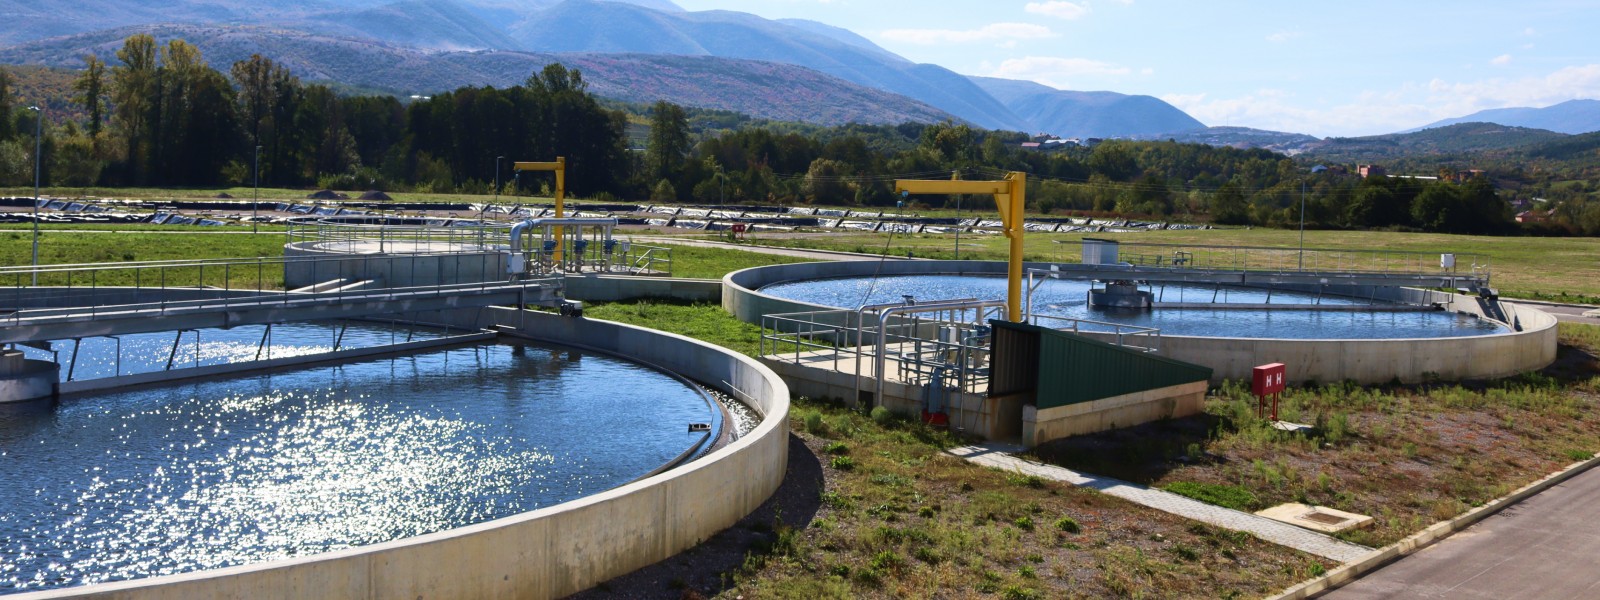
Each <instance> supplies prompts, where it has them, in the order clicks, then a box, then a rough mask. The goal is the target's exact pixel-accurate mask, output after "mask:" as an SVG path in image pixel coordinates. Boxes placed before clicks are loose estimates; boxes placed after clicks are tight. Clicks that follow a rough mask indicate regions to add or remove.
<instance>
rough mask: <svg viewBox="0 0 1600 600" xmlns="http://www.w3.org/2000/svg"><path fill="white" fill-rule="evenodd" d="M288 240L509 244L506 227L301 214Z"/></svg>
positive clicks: (406, 246) (464, 248)
mask: <svg viewBox="0 0 1600 600" xmlns="http://www.w3.org/2000/svg"><path fill="white" fill-rule="evenodd" d="M286 226H287V230H286V235H287V237H288V241H289V243H302V242H310V243H314V244H315V247H316V248H317V249H319V250H324V251H330V252H352V253H353V252H379V253H395V254H401V253H425V254H439V253H449V252H481V251H483V250H489V249H504V248H506V247H507V246H508V245H509V243H510V242H509V240H510V234H511V227H510V226H509V225H499V224H488V223H484V222H480V221H472V220H460V219H423V218H400V217H381V216H364V217H355V216H349V217H304V218H298V219H290V220H289V221H288V222H287V223H286Z"/></svg>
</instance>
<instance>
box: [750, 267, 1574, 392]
mask: <svg viewBox="0 0 1600 600" xmlns="http://www.w3.org/2000/svg"><path fill="white" fill-rule="evenodd" d="M1047 267H1048V265H1046V264H1029V265H1028V268H1047ZM1005 269H1006V265H1005V263H1002V262H983V261H948V260H942V261H941V260H928V261H882V262H877V261H854V262H813V263H796V264H787V265H772V266H766V267H755V268H750V269H744V270H742V271H735V272H733V273H729V274H728V275H727V276H725V277H723V279H722V282H723V287H724V290H723V295H722V306H723V308H724V309H727V311H728V312H729V313H732V314H733V315H734V316H735V317H738V318H739V319H740V320H742V321H746V322H749V323H760V322H761V316H762V315H765V314H776V313H791V312H804V311H820V310H829V309H830V307H824V306H820V305H816V304H809V303H805V302H797V301H794V300H786V299H783V298H778V297H775V296H769V295H767V294H763V293H761V292H759V291H756V290H758V289H760V288H761V287H763V286H767V285H771V284H774V283H781V282H787V281H799V280H807V279H825V278H829V277H870V276H872V275H873V274H874V273H876V274H880V275H927V274H948V275H974V276H996V275H1000V276H1003V275H1004V273H1005ZM1308 291H1313V292H1314V290H1308ZM1328 292H1329V293H1335V294H1339V295H1348V296H1353V297H1360V298H1377V299H1380V300H1390V301H1397V302H1406V303H1411V304H1423V305H1426V304H1438V305H1440V306H1441V307H1444V308H1445V309H1446V310H1453V311H1457V312H1465V313H1470V314H1474V315H1479V316H1487V313H1488V312H1491V306H1490V305H1489V304H1488V303H1487V302H1486V301H1484V300H1483V299H1481V298H1478V297H1474V296H1464V295H1459V294H1452V293H1447V292H1436V291H1429V290H1419V289H1409V288H1373V287H1354V286H1340V287H1339V288H1338V289H1334V288H1330V289H1329V290H1328ZM926 300H931V298H930V299H926ZM1501 306H1505V305H1501ZM832 308H837V307H832ZM1505 317H1506V321H1508V322H1512V323H1515V324H1517V325H1519V326H1520V327H1521V331H1511V332H1506V333H1498V334H1493V335H1484V336H1472V337H1454V338H1420V339H1393V340H1295V339H1256V338H1218V337H1190V336H1166V335H1164V336H1162V337H1161V355H1163V356H1166V357H1169V358H1175V359H1178V360H1182V361H1187V362H1192V363H1195V364H1200V365H1205V366H1207V367H1211V369H1212V372H1213V375H1212V380H1213V381H1221V380H1223V379H1248V378H1249V377H1250V369H1251V368H1253V367H1255V366H1256V365H1261V364H1266V363H1272V362H1282V363H1285V364H1286V365H1288V367H1289V369H1288V376H1289V378H1290V379H1291V380H1293V381H1297V382H1303V381H1311V380H1315V381H1322V382H1332V381H1343V380H1352V381H1356V382H1359V383H1387V382H1390V381H1393V380H1396V379H1398V380H1400V381H1402V382H1407V383H1415V382H1421V381H1427V380H1429V379H1435V378H1437V379H1443V380H1458V379H1487V378H1495V377H1505V376H1508V375H1514V374H1516V373H1520V372H1523V371H1529V370H1534V369H1539V368H1543V367H1544V366H1546V365H1549V364H1550V363H1551V362H1553V361H1554V360H1555V355H1556V319H1555V317H1552V316H1550V315H1549V314H1548V313H1545V312H1543V311H1539V310H1535V309H1532V308H1529V307H1527V306H1518V307H1508V308H1507V309H1506V315H1505Z"/></svg>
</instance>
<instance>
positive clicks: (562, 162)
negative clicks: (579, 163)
mask: <svg viewBox="0 0 1600 600" xmlns="http://www.w3.org/2000/svg"><path fill="white" fill-rule="evenodd" d="M511 170H512V171H513V172H516V173H521V172H523V171H555V173H556V218H557V219H564V218H566V216H567V213H566V210H565V209H564V208H563V207H562V205H561V202H562V200H563V199H565V198H566V195H567V157H565V156H557V157H556V161H555V162H524V161H519V162H514V163H512V164H511ZM561 229H562V228H561V227H560V226H557V227H556V229H555V234H556V239H558V240H559V239H561ZM553 258H554V260H555V261H556V262H557V263H560V262H561V245H560V244H557V245H556V251H555V255H554V257H553Z"/></svg>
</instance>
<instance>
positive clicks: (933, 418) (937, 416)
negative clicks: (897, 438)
mask: <svg viewBox="0 0 1600 600" xmlns="http://www.w3.org/2000/svg"><path fill="white" fill-rule="evenodd" d="M922 422H923V423H927V424H929V425H932V426H934V427H948V426H949V425H950V415H947V414H944V413H942V412H938V413H931V412H928V411H922Z"/></svg>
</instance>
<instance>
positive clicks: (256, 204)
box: [250, 146, 261, 233]
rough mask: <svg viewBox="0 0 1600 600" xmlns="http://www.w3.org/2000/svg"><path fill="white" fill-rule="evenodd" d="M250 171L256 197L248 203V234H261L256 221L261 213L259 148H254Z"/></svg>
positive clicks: (259, 225)
mask: <svg viewBox="0 0 1600 600" xmlns="http://www.w3.org/2000/svg"><path fill="white" fill-rule="evenodd" d="M251 171H253V172H254V176H253V178H254V179H255V186H256V195H255V200H253V201H251V202H250V233H261V223H260V221H258V220H257V218H258V215H259V213H260V211H261V146H256V158H255V166H254V167H252V168H251Z"/></svg>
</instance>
